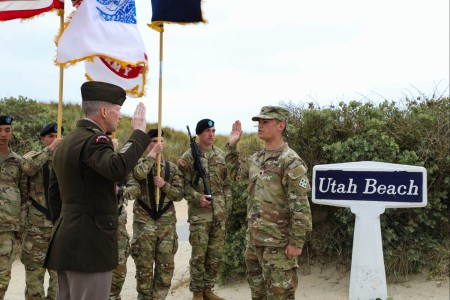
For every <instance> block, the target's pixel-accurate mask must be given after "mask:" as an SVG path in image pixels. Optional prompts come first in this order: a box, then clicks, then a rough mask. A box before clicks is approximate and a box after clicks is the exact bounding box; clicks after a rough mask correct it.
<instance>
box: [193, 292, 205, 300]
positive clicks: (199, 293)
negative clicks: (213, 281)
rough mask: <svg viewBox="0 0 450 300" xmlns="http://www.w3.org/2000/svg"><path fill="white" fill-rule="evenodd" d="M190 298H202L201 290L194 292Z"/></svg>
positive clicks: (201, 299)
mask: <svg viewBox="0 0 450 300" xmlns="http://www.w3.org/2000/svg"><path fill="white" fill-rule="evenodd" d="M192 300H203V293H202V292H194V296H193V297H192Z"/></svg>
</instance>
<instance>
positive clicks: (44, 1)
mask: <svg viewBox="0 0 450 300" xmlns="http://www.w3.org/2000/svg"><path fill="white" fill-rule="evenodd" d="M51 10H57V11H58V14H59V13H64V0H1V1H0V21H8V20H13V19H27V18H32V17H34V16H36V15H39V14H42V13H45V12H48V11H51Z"/></svg>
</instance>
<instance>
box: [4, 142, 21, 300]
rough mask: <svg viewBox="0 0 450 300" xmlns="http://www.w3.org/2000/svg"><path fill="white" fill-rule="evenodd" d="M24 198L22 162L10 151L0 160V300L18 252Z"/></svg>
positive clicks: (6, 287) (6, 286)
mask: <svg viewBox="0 0 450 300" xmlns="http://www.w3.org/2000/svg"><path fill="white" fill-rule="evenodd" d="M3 159H4V160H3ZM26 197H27V178H26V176H25V173H23V170H22V158H21V157H20V156H18V155H17V154H16V153H14V152H13V151H10V152H9V153H8V154H7V155H6V157H4V156H3V157H2V156H0V299H4V297H5V293H6V290H7V289H8V285H9V281H10V279H11V268H12V264H13V262H14V260H15V258H16V255H17V253H18V251H19V249H20V236H21V232H22V230H23V222H24V220H23V218H24V214H23V208H24V206H25V204H26V201H27V198H26Z"/></svg>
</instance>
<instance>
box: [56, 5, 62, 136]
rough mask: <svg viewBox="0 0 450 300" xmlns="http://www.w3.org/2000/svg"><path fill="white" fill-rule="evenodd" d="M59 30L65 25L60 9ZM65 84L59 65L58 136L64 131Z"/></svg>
mask: <svg viewBox="0 0 450 300" xmlns="http://www.w3.org/2000/svg"><path fill="white" fill-rule="evenodd" d="M58 14H59V30H60V32H62V30H63V26H64V10H59V12H58ZM63 86H64V67H63V66H62V65H60V66H59V93H58V132H57V133H56V136H57V137H58V138H60V137H61V132H62V105H63V103H62V101H63Z"/></svg>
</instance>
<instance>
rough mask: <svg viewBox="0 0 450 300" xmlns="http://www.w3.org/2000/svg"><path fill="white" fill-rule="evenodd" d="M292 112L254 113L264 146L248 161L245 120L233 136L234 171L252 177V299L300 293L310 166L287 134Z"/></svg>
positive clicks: (235, 126)
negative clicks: (243, 145)
mask: <svg viewBox="0 0 450 300" xmlns="http://www.w3.org/2000/svg"><path fill="white" fill-rule="evenodd" d="M288 116H289V112H288V111H287V110H286V109H284V108H282V107H278V106H264V107H263V108H262V109H261V112H260V114H259V115H257V116H255V117H253V118H252V120H253V121H257V122H258V136H259V138H260V139H261V140H263V141H264V142H265V148H264V150H262V151H259V152H256V153H255V154H253V155H252V156H251V157H250V158H249V159H248V161H246V162H245V163H241V161H240V160H239V153H238V152H237V151H236V145H237V143H238V142H239V140H240V138H241V134H242V130H241V122H240V121H236V122H234V124H233V127H232V131H231V134H230V136H229V138H228V144H227V151H226V153H227V154H226V162H227V165H228V166H229V170H230V172H231V174H230V176H231V177H232V179H233V180H236V179H237V180H239V179H241V180H248V181H249V190H248V199H247V221H248V229H247V248H246V252H245V263H246V268H247V280H248V283H249V285H250V289H251V292H252V299H253V300H256V299H258V300H262V299H267V300H274V299H280V300H281V299H295V290H296V289H297V284H298V278H297V267H298V264H297V257H298V256H299V255H300V254H301V253H302V248H303V244H304V242H305V238H306V234H307V232H308V231H310V230H311V228H312V223H311V210H310V207H309V202H308V196H307V193H308V192H309V191H310V185H309V181H308V178H307V174H306V172H307V168H306V166H305V164H304V162H303V160H302V159H301V158H300V157H299V156H298V155H297V153H296V152H295V151H294V150H292V149H291V148H289V146H288V144H287V143H286V142H285V141H284V138H283V133H284V132H285V130H286V122H287V119H288Z"/></svg>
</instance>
